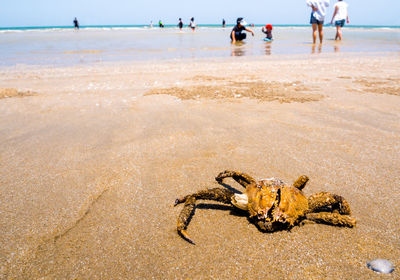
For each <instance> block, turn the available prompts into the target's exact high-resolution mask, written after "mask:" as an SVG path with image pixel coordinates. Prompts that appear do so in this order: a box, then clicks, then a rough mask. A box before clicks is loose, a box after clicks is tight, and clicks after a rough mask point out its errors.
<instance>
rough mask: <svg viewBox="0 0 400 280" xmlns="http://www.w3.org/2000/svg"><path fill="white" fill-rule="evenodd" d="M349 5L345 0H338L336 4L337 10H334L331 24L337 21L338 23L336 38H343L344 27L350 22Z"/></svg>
mask: <svg viewBox="0 0 400 280" xmlns="http://www.w3.org/2000/svg"><path fill="white" fill-rule="evenodd" d="M348 6H349V5H348V4H347V3H346V2H344V1H343V0H338V2H337V3H336V4H335V6H334V7H335V11H334V12H333V16H332V20H331V24H333V22H335V25H336V36H335V40H342V27H343V26H344V23H345V22H347V24H349V22H350V21H349V15H348V13H347V7H348Z"/></svg>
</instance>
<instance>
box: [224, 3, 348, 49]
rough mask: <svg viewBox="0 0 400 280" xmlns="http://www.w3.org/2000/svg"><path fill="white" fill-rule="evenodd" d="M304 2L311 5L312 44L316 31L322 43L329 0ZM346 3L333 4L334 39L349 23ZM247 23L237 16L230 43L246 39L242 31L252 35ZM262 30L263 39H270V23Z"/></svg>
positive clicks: (336, 38) (337, 38)
mask: <svg viewBox="0 0 400 280" xmlns="http://www.w3.org/2000/svg"><path fill="white" fill-rule="evenodd" d="M306 3H307V5H308V6H309V7H311V18H310V24H311V25H312V30H313V44H315V43H316V41H317V31H318V35H319V41H320V43H321V44H322V40H323V37H324V33H323V26H324V20H325V16H326V11H327V9H328V7H329V4H330V0H306ZM347 7H348V4H347V3H346V2H345V1H343V0H338V2H337V3H336V4H335V6H334V8H335V10H334V12H333V16H332V20H331V24H333V23H335V26H336V35H335V40H342V27H343V26H344V24H345V22H347V23H349V15H348V12H347ZM246 25H247V23H246V22H245V21H244V19H243V18H238V19H237V22H236V25H235V26H234V27H233V29H232V32H231V34H230V37H231V41H232V43H235V42H236V41H242V40H244V39H246V33H244V32H243V31H247V32H250V33H251V34H252V35H253V36H254V31H253V30H251V29H250V28H247V27H246ZM262 32H263V33H265V34H266V35H267V36H266V38H265V39H264V40H265V41H271V40H272V25H270V24H267V25H266V26H265V27H263V28H262Z"/></svg>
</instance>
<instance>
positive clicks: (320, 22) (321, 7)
mask: <svg viewBox="0 0 400 280" xmlns="http://www.w3.org/2000/svg"><path fill="white" fill-rule="evenodd" d="M329 1H330V0H307V1H306V3H307V5H308V6H309V7H311V18H310V24H311V25H312V30H313V44H315V43H316V41H317V29H318V35H319V42H320V43H321V44H322V40H323V38H324V33H323V31H322V29H323V27H324V20H325V15H326V11H327V9H328V7H329Z"/></svg>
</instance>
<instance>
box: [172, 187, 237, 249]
mask: <svg viewBox="0 0 400 280" xmlns="http://www.w3.org/2000/svg"><path fill="white" fill-rule="evenodd" d="M233 195H234V193H233V192H232V191H230V190H227V189H222V188H214V189H208V190H203V191H199V192H197V193H194V194H191V195H187V196H184V197H182V198H178V199H176V200H175V205H174V206H176V205H178V204H180V203H183V202H184V203H185V205H184V207H183V209H182V211H181V213H180V214H179V216H178V222H177V231H178V233H179V234H180V235H181V236H182V237H183V238H184V239H186V240H187V241H189V242H190V243H192V244H195V243H194V241H193V240H192V239H191V238H190V236H189V234H188V233H187V231H186V229H187V227H188V225H189V222H190V220H191V218H192V217H193V215H194V212H195V209H196V200H199V199H203V200H214V201H219V202H223V203H226V204H231V200H232V196H233Z"/></svg>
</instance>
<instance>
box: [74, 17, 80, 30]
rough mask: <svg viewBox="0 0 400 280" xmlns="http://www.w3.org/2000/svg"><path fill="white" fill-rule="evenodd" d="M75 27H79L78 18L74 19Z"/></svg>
mask: <svg viewBox="0 0 400 280" xmlns="http://www.w3.org/2000/svg"><path fill="white" fill-rule="evenodd" d="M74 28H75V29H76V30H77V29H79V22H78V20H77V18H75V19H74Z"/></svg>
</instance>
